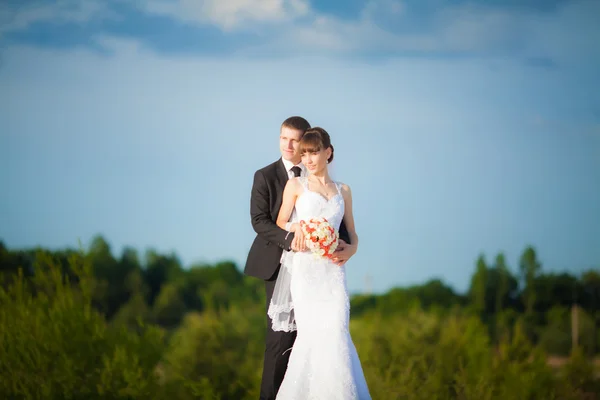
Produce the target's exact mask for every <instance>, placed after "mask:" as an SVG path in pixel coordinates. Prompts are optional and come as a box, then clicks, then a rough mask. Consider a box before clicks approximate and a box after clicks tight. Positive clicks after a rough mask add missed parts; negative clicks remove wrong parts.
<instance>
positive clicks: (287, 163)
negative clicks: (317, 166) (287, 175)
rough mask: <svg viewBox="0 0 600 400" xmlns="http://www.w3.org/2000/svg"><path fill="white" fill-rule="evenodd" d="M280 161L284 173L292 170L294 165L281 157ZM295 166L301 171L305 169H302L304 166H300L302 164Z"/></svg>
mask: <svg viewBox="0 0 600 400" xmlns="http://www.w3.org/2000/svg"><path fill="white" fill-rule="evenodd" d="M281 161H283V166H284V167H285V171H286V172H288V171H289V170H290V169H292V167H294V163H292V162H291V161H288V160H286V159H285V158H283V157H281ZM296 165H297V166H299V167H300V169H301V170H302V171H304V170H305V169H306V168H304V164H302V162H300V163H298V164H296Z"/></svg>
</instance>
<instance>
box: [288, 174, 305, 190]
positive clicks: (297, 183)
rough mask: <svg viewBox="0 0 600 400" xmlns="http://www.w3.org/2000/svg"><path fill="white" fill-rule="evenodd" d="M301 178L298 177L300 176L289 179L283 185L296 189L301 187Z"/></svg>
mask: <svg viewBox="0 0 600 400" xmlns="http://www.w3.org/2000/svg"><path fill="white" fill-rule="evenodd" d="M301 179H302V178H300V177H297V178H292V179H289V180H288V181H287V183H286V185H285V186H286V187H289V188H290V189H291V190H293V191H298V190H300V189H302V180H301Z"/></svg>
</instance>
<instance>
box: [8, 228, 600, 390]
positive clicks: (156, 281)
mask: <svg viewBox="0 0 600 400" xmlns="http://www.w3.org/2000/svg"><path fill="white" fill-rule="evenodd" d="M520 261H521V263H520V268H521V272H522V276H523V281H524V283H525V284H526V286H525V287H524V288H522V290H521V291H519V288H518V284H517V280H516V278H515V277H514V276H513V275H512V273H511V271H510V270H509V268H508V266H507V265H506V260H505V259H504V256H503V255H502V254H499V255H498V256H497V257H496V260H495V263H494V265H489V266H488V265H486V263H485V259H484V256H483V255H481V256H480V257H479V259H478V260H477V265H478V268H477V270H476V273H475V275H474V277H473V281H472V286H471V290H470V292H469V293H468V294H467V295H466V296H463V295H461V294H458V293H456V292H455V291H454V290H453V289H452V288H451V287H449V286H447V285H446V284H444V283H443V282H442V281H441V280H439V279H433V280H431V281H429V282H426V283H425V284H423V285H415V286H411V287H407V288H395V289H392V290H390V291H389V292H388V293H385V294H381V295H361V294H358V295H355V296H353V297H352V300H351V307H352V320H351V332H352V336H353V339H354V343H355V345H356V347H357V350H358V353H359V356H360V358H361V360H362V366H363V369H364V372H365V375H366V377H367V381H368V384H369V387H370V389H371V393H372V396H373V398H374V399H408V400H412V399H415V400H417V399H442V400H443V399H484V400H485V399H502V400H504V399H531V400H533V399H567V400H571V399H573V400H575V399H586V398H589V399H591V398H597V397H598V395H599V394H600V388H599V380H598V377H599V375H598V373H599V371H598V369H597V368H596V367H595V366H594V364H593V362H592V360H591V358H590V357H591V356H593V355H595V354H597V353H598V350H599V349H600V341H599V339H600V330H599V329H598V326H599V322H600V318H599V317H600V313H599V312H598V311H597V309H598V306H600V297H599V296H600V284H599V283H600V278H599V275H598V274H597V273H596V272H594V271H589V272H587V273H586V274H584V275H582V277H581V279H578V278H576V277H574V276H571V275H568V274H541V272H540V264H539V262H538V261H537V255H536V254H535V252H534V251H533V249H526V251H525V252H524V254H523V256H522V258H521V260H520ZM0 272H4V275H3V276H2V279H0V327H2V329H0V398H10V399H38V398H40V399H41V398H44V399H100V398H102V399H138V398H139V399H169V400H187V399H197V398H200V399H225V400H227V399H236V400H245V399H256V398H258V397H259V386H260V380H261V373H262V362H263V352H264V335H265V328H266V315H265V307H264V305H265V294H264V287H263V282H261V281H260V280H258V279H254V278H250V277H247V276H244V275H243V274H242V273H241V272H240V271H239V269H238V268H237V267H236V265H235V264H234V263H232V262H228V261H226V262H221V263H218V264H216V265H195V266H192V267H191V268H187V269H186V268H183V267H182V266H181V264H180V262H179V260H178V258H177V257H176V255H174V254H169V255H161V254H158V253H157V252H155V251H152V250H151V251H147V252H146V255H145V257H144V259H143V260H142V261H141V260H140V259H139V257H138V255H137V252H136V251H135V250H133V249H131V248H126V249H125V250H124V251H123V253H122V255H121V256H120V257H113V256H112V254H111V252H110V246H109V244H108V243H107V242H106V241H105V240H104V239H103V238H102V237H97V238H95V239H94V241H93V243H92V245H91V246H90V248H89V250H88V251H87V253H85V254H81V253H80V252H75V251H71V250H66V251H56V252H52V253H51V252H48V251H43V250H40V249H37V250H26V251H11V250H8V249H7V248H6V247H5V246H4V245H3V244H2V242H0ZM575 300H577V301H578V302H579V304H580V305H581V308H580V310H579V318H578V321H579V344H580V346H579V347H578V348H576V349H575V351H573V352H571V347H572V338H571V321H572V319H571V305H572V304H573V301H575ZM474 309H475V310H476V311H477V312H473V310H474ZM523 311H527V312H525V313H524V312H523ZM547 355H550V356H547ZM560 355H563V356H564V357H562V358H561V357H557V356H560ZM568 355H570V358H568V359H567V358H566V356H568ZM594 396H596V397H594Z"/></svg>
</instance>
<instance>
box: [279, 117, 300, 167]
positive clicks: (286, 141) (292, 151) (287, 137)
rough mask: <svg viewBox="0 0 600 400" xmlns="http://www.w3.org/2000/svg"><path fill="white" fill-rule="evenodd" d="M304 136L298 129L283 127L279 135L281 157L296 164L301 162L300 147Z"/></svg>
mask: <svg viewBox="0 0 600 400" xmlns="http://www.w3.org/2000/svg"><path fill="white" fill-rule="evenodd" d="M302 134H303V132H302V131H299V130H297V129H293V128H289V127H287V126H282V127H281V132H280V135H279V150H281V156H282V157H283V158H284V159H286V160H288V161H291V162H293V163H294V164H298V163H299V162H300V154H299V153H298V145H299V143H300V139H302Z"/></svg>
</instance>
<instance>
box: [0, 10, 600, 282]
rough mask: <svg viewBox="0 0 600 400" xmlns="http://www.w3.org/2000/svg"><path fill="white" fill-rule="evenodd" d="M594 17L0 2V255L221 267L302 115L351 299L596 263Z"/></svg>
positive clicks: (599, 84)
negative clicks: (354, 235)
mask: <svg viewBox="0 0 600 400" xmlns="http://www.w3.org/2000/svg"><path fill="white" fill-rule="evenodd" d="M599 15H600V2H598V1H537V0H536V1H514V0H511V1H495V2H489V1H470V2H467V1H459V0H454V1H441V0H419V1H416V0H415V1H396V0H373V1H358V0H350V1H328V2H321V3H319V2H315V1H308V0H229V1H227V2H223V1H217V0H198V1H191V0H150V1H142V0H139V1H137V0H132V1H125V0H108V1H107V0H103V1H94V0H78V1H58V2H56V1H53V2H49V1H48V2H27V1H26V2H22V1H8V2H2V3H1V4H0V160H1V161H0V167H1V168H0V185H1V187H2V188H4V190H3V192H2V195H1V196H0V239H2V240H3V241H4V242H5V243H6V244H7V245H8V246H9V247H10V248H23V247H31V246H35V245H41V246H44V247H49V248H65V247H76V246H77V241H78V239H81V240H82V241H83V243H85V244H87V243H89V241H90V239H91V238H92V237H93V236H94V235H96V234H102V235H103V236H104V237H105V238H106V239H107V240H108V241H109V242H110V244H111V246H112V249H113V253H114V254H117V255H118V254H120V252H121V249H122V248H123V246H133V247H135V248H137V249H138V250H139V251H140V252H143V251H144V250H145V249H146V248H148V247H153V248H156V249H157V250H159V251H162V252H170V251H174V252H175V253H177V254H178V255H179V256H180V258H181V261H182V262H183V264H184V265H186V266H189V265H191V264H193V263H196V262H216V261H219V260H223V259H232V260H234V261H236V262H237V263H238V265H240V266H243V263H244V260H245V256H246V254H247V251H248V249H249V247H250V244H251V242H252V239H253V236H254V235H253V231H252V228H251V225H250V217H249V195H250V189H251V183H252V176H253V173H254V171H255V170H256V169H258V168H260V167H262V166H264V165H266V164H268V163H270V162H272V161H274V160H275V159H277V158H278V156H279V153H278V129H279V125H280V123H281V122H282V121H283V120H284V119H285V118H287V117H288V116H290V115H302V116H304V117H306V118H307V119H308V120H309V121H310V122H311V123H312V125H314V126H317V125H318V126H322V127H324V128H325V129H327V130H328V131H329V132H330V134H331V137H332V142H333V144H334V146H335V149H336V157H335V161H334V163H333V165H332V175H333V176H334V178H335V179H337V180H341V181H343V182H346V183H348V184H349V185H350V186H351V188H352V190H353V194H354V209H355V217H356V225H357V230H358V234H359V236H360V249H359V253H358V254H356V256H355V257H354V258H353V259H352V260H351V261H350V262H349V263H348V265H347V272H348V284H349V286H350V289H351V290H352V291H353V292H359V291H364V290H365V289H366V288H367V284H366V281H367V277H370V282H371V283H370V286H369V287H370V288H371V289H372V290H373V291H375V292H382V291H386V290H388V289H389V288H391V287H394V286H405V285H410V284H415V283H422V282H425V281H426V280H428V279H432V278H441V279H443V280H444V281H445V282H446V283H448V284H450V285H452V286H453V287H454V288H456V289H457V290H460V291H464V290H465V289H466V288H467V286H468V282H469V279H470V276H471V273H472V271H473V269H474V265H475V260H476V258H477V256H478V255H479V254H481V253H483V254H485V255H486V257H487V259H488V260H492V259H493V257H495V255H496V254H497V253H498V252H504V253H505V254H506V256H507V259H508V262H509V266H510V267H511V268H512V269H513V270H515V271H516V269H517V262H518V258H519V255H520V253H521V252H522V251H523V250H524V248H525V247H526V246H527V245H533V246H534V247H535V248H536V250H537V251H538V254H539V257H540V259H541V262H542V264H543V268H544V269H545V270H547V271H570V272H572V273H574V274H578V273H579V272H580V271H582V270H585V269H590V268H595V267H599V266H600V94H599V93H600V75H599V74H598V72H597V71H598V70H600V47H599V46H598V43H600V23H598V16H599Z"/></svg>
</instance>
